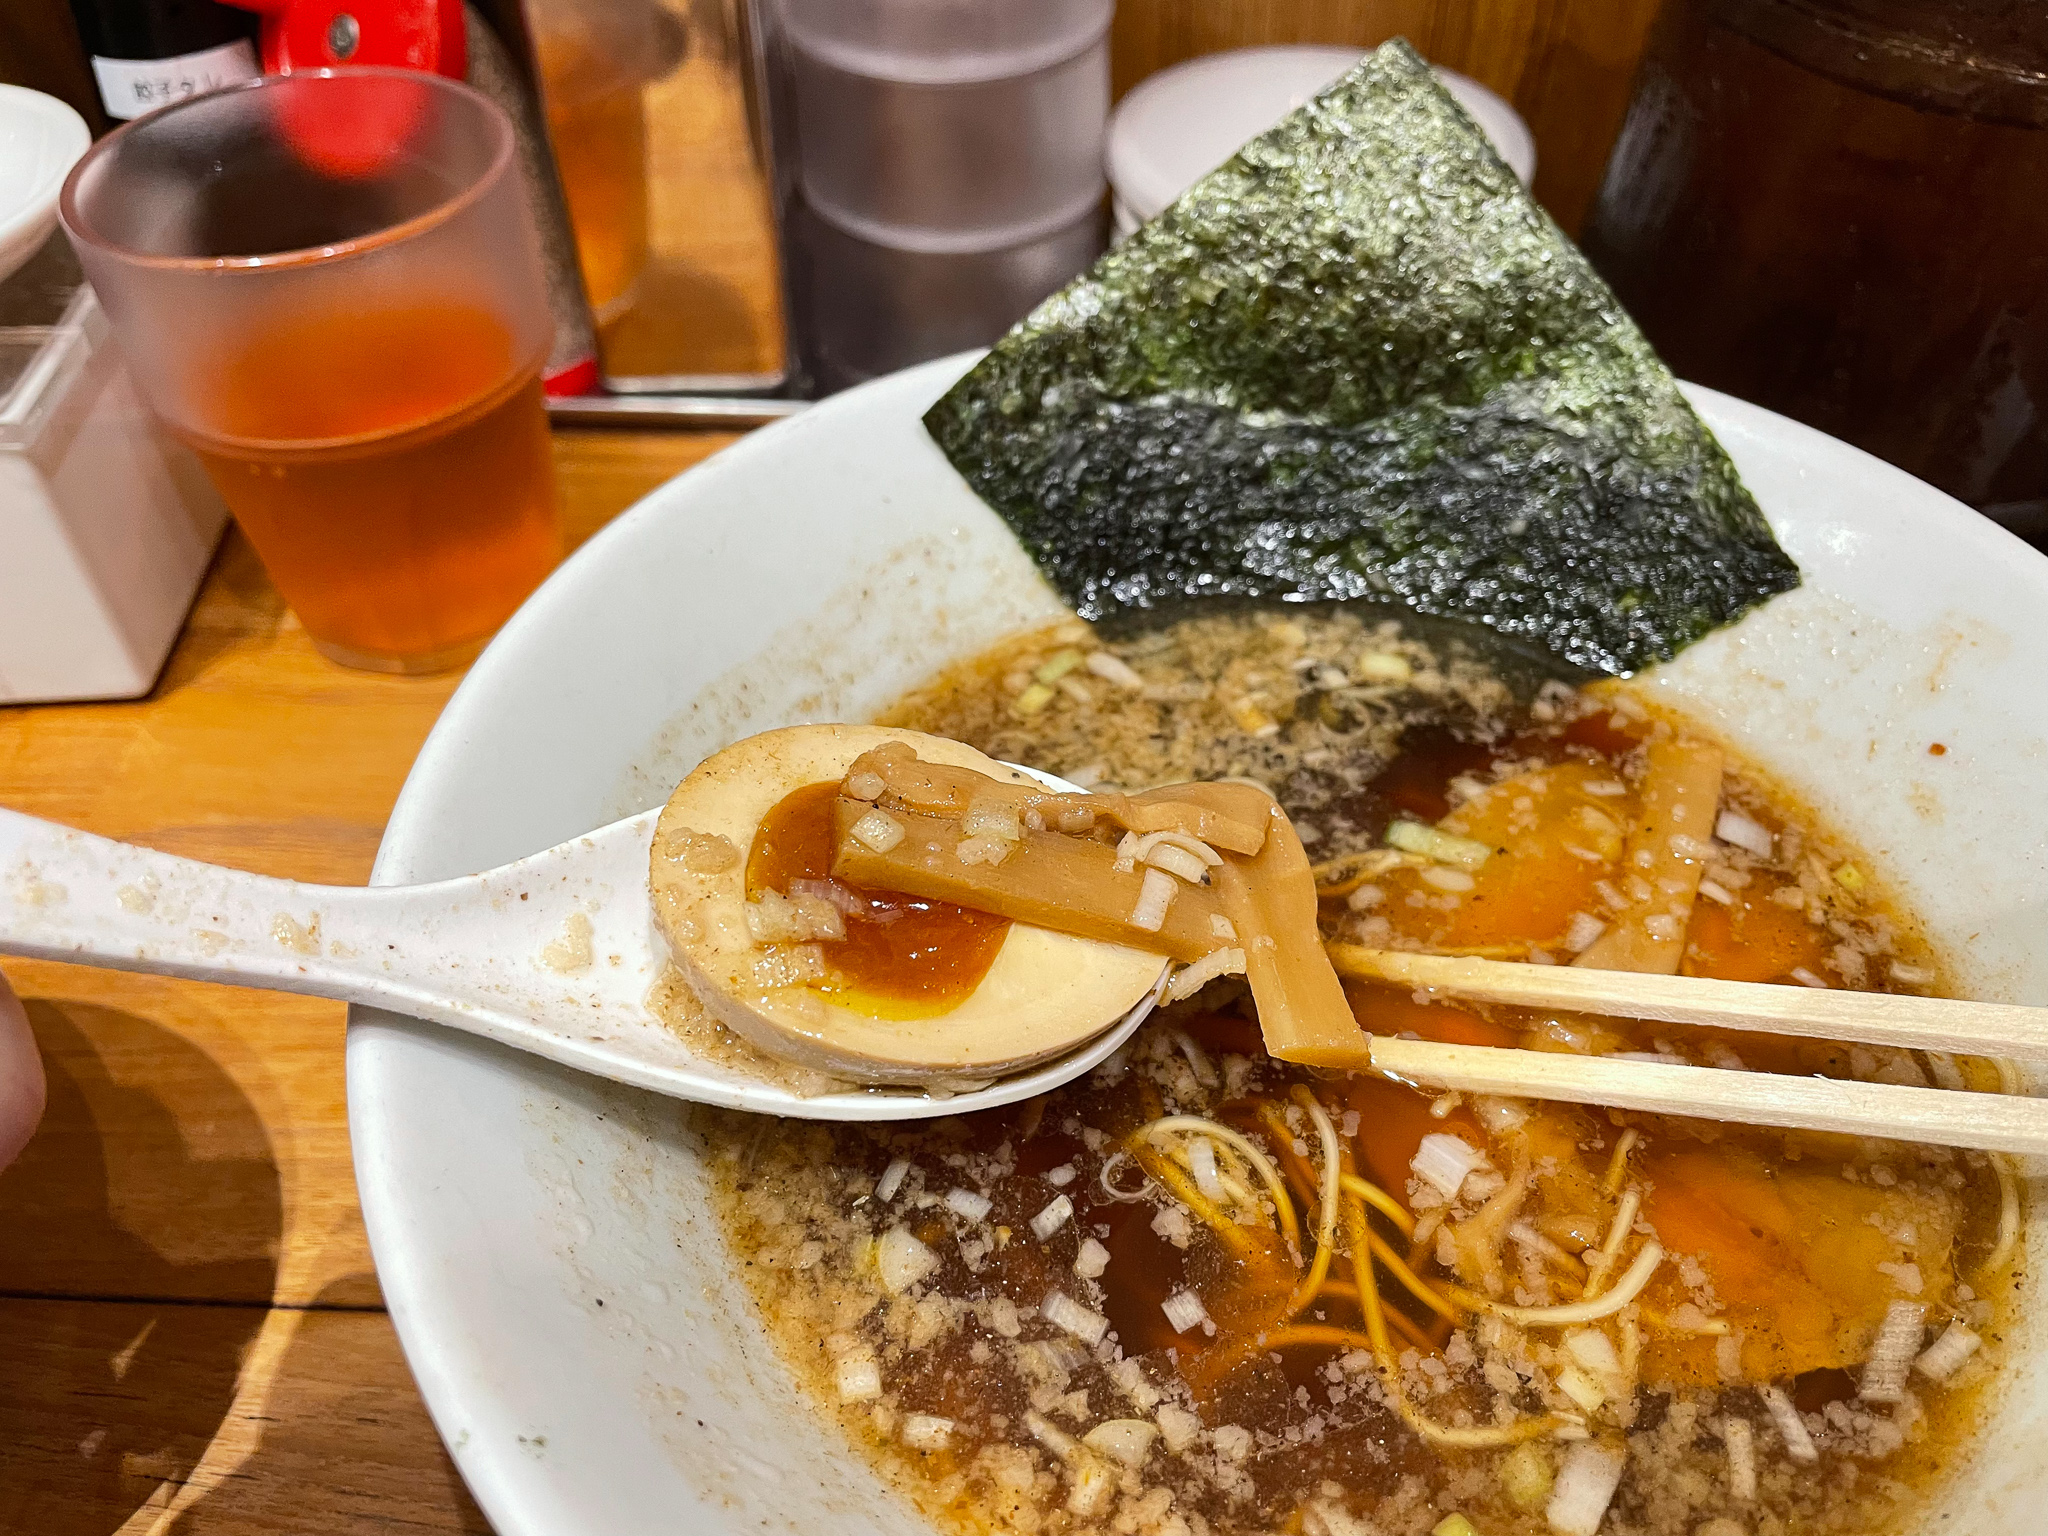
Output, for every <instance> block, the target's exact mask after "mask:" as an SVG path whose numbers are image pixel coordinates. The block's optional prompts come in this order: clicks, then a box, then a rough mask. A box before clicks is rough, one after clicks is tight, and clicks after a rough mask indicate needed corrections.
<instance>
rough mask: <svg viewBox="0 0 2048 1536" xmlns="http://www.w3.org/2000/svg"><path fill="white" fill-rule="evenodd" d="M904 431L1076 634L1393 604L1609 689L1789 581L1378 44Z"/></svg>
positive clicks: (1637, 373) (1582, 298)
mask: <svg viewBox="0 0 2048 1536" xmlns="http://www.w3.org/2000/svg"><path fill="white" fill-rule="evenodd" d="M925 424H926V426H927V427H928V428H929V430H930V431H931V433H932V436H933V437H934V438H936V439H937V441H938V443H939V445H940V447H941V448H943V449H944V450H945V452H946V454H947V456H948V457H949V458H950V459H951V460H952V461H953V463H954V465H955V466H956V467H957V468H958V469H959V471H960V472H961V474H962V475H964V476H965V477H966V478H967V480H968V482H969V483H970V484H971V485H973V487H974V489H975V490H976V491H978V492H979V493H980V494H981V495H982V496H983V498H985V499H986V500H987V501H988V502H989V503H990V504H991V505H992V506H993V507H994V508H995V509H996V510H997V511H998V512H999V513H1001V514H1002V516H1003V517H1004V519H1005V520H1006V521H1007V522H1008V523H1009V524H1010V526H1011V527H1012V528H1013V529H1014V530H1015V531H1016V533H1017V536H1018V537H1019V538H1020V539H1021V540H1022V541H1023V543H1024V545H1025V547H1026V548H1027V549H1028V550H1030V551H1031V553H1032V555H1033V556H1034V557H1035V558H1036V559H1037V561H1038V563H1039V565H1040V567H1041V568H1042V569H1043V570H1044V571H1045V573H1046V575H1047V577H1048V578H1049V579H1050V580H1051V581H1052V583H1053V584H1054V586H1055V587H1057V588H1058V589H1059V591H1060V593H1061V595H1062V596H1063V597H1065V598H1066V600H1067V601H1068V602H1069V603H1071V604H1072V605H1073V606H1074V608H1075V609H1076V610H1077V611H1078V612H1079V613H1081V615H1082V616H1083V617H1086V618H1090V619H1100V618H1106V617H1110V616H1113V615H1116V614H1118V613H1119V612H1123V611H1127V610H1130V609H1143V608H1150V607H1154V606H1158V605H1161V604H1164V603H1167V602H1169V601H1179V600H1185V599H1188V598H1200V597H1206V596H1238V597H1245V596H1251V597H1262V598H1268V599H1270V598H1282V599H1291V600H1297V601H1312V600H1325V599H1338V600H1342V599H1350V598H1359V597H1371V598H1378V599H1382V600H1385V599H1394V600H1398V601H1400V602H1403V603H1406V604H1407V605H1409V606H1411V607H1413V608H1416V609H1419V610H1421V611H1423V612H1425V613H1431V614H1439V615H1443V616H1446V617H1458V618H1466V619H1475V620H1477V621H1479V622H1481V623H1484V624H1487V625H1490V626H1492V627H1493V628H1494V629H1496V630H1499V631H1501V632H1502V633H1504V634H1506V635H1509V636H1512V637H1515V638H1517V639H1520V640H1523V641H1527V642H1532V643H1534V644H1537V645H1540V646H1542V647H1544V648H1546V649H1548V650H1550V651H1551V652H1553V653H1555V654H1557V655H1559V656H1561V657H1563V658H1564V659H1565V660H1567V661H1570V662H1572V663H1574V664H1575V665H1577V666H1581V667H1584V668H1587V669H1589V670H1592V671H1596V672H1609V673H1620V674H1625V673H1629V672H1633V671H1636V670H1637V669H1639V668H1641V667H1643V666H1645V665H1647V664H1649V663H1651V662H1654V661H1659V660H1663V659H1667V658H1669V657H1671V656H1673V655H1675V654H1676V653H1677V652H1678V651H1679V650H1680V649H1682V648H1683V647H1684V646H1686V645H1689V644H1690V643H1691V642H1693V641H1694V640H1697V639H1698V638H1699V637H1700V636H1702V635H1704V634H1706V633H1707V632H1708V631H1710V630H1712V629H1714V628H1716V627H1718V626H1719V625H1722V624H1725V623H1727V622H1728V621H1729V620H1731V619H1733V618H1735V617H1736V616H1737V615H1739V614H1741V613H1742V612H1744V611H1745V610H1746V609H1748V608H1750V607H1752V606H1753V605H1755V604H1756V603H1759V602H1761V601H1763V600H1764V599H1766V598H1768V597H1770V596H1772V595H1773V594H1775V593H1778V592H1784V591H1788V590H1790V589H1791V588H1793V587H1795V586H1797V585H1798V584H1799V571H1798V568H1797V567H1796V566H1795V565H1794V564H1793V563H1792V561H1791V560H1790V559H1789V558H1788V557H1787V556H1786V555H1785V553H1784V552H1783V551H1782V550H1780V549H1779V548H1778V545H1777V542H1776V541H1775V540H1774V539H1773V538H1772V537H1771V533H1770V529H1769V528H1768V527H1767V526H1766V524H1765V522H1764V519H1763V515H1762V513H1761V512H1759V511H1758V509H1757V505H1756V503H1755V501H1754V500H1753V499H1752V498H1751V497H1750V495H1749V493H1748V491H1747V490H1745V489H1744V488H1743V485H1742V482H1741V480H1740V479H1739V478H1738V477H1737V475H1736V472H1735V467H1734V465H1733V464H1732V463H1731V462H1730V461H1729V459H1728V456H1727V454H1726V453H1725V452H1724V451H1723V450H1722V448H1721V446H1720V445H1719V444H1718V443H1717V442H1715V441H1714V438H1713V436H1712V434H1711V433H1709V432H1708V431H1707V429H1706V427H1705V426H1704V425H1703V424H1702V423H1701V422H1700V420H1699V418H1698V417H1697V416H1695V415H1694V414H1693V412H1692V409H1691V407H1690V406H1688V405H1687V404H1686V402H1685V400H1684V398H1683V397H1682V396H1681V395H1680V394H1679V392H1678V388H1677V385H1676V383H1675V381H1674V380H1673V379H1672V377H1671V374H1670V372H1669V370H1667V369H1666V368H1665V367H1664V365H1663V364H1662V363H1661V362H1660V361H1659V360H1658V358H1657V356H1656V354H1655V353H1654V352H1652V351H1651V349H1650V346H1649V344H1648V343H1647V342H1646V341H1645V340H1644V339H1643V336H1642V334H1641V333H1640V332H1639V331H1637V329H1636V328H1635V325H1634V324H1633V323H1632V322H1631V321H1630V320H1629V318H1628V316H1627V315H1626V314H1625V313H1623V311H1622V309H1621V306H1620V305H1619V304H1618V303H1617V302H1616V300H1615V298H1614V295H1613V294H1612V293H1610V292H1609V291H1608V289H1607V286H1606V284H1605V283H1603V282H1602V281H1601V280H1600V278H1599V277H1598V276H1597V275H1596V274H1595V273H1594V271H1593V269H1592V268H1591V267H1590V266H1589V265H1588V264H1587V262H1586V260H1585V258H1584V257H1583V256H1581V255H1580V254H1579V252H1578V250H1577V248H1576V247H1574V246H1573V245H1572V244H1571V242H1570V241H1569V240H1567V239H1566V238H1565V236H1564V235H1563V233H1562V232H1561V231H1559V229H1558V228H1557V226H1556V225H1555V224H1553V223H1552V222H1551V221H1550V219H1549V218H1548V216H1546V215H1545V214H1544V213H1543V211H1542V210H1541V209H1540V208H1538V207H1537V206H1536V205H1535V203H1533V202H1532V201H1531V200H1530V199H1529V197H1528V195H1527V194H1526V193H1525V192H1524V191H1523V189H1522V187H1521V184H1520V183H1519V182H1518V181H1517V180H1516V179H1515V176H1514V174H1513V172H1511V171H1510V170H1509V169H1508V168H1507V167H1506V166H1505V165H1504V164H1502V163H1501V161H1500V159H1499V157H1498V156H1496V155H1495V154H1494V152H1493V150H1492V148H1491V146H1490V145H1489V144H1488V143H1487V141H1486V139H1485V137H1484V136H1483V135H1482V134H1481V133H1480V131H1479V129H1478V128H1477V127H1476V126H1474V124H1473V123H1472V121H1471V119H1469V118H1468V117H1466V115H1465V114H1464V112H1463V110H1462V109H1460V108H1459V106H1458V105H1457V103H1456V102H1455V101H1453V100H1452V98H1451V97H1450V96H1449V95H1447V94H1446V93H1445V92H1444V90H1443V89H1442V87H1441V86H1439V85H1438V84H1437V82H1436V80H1435V78H1434V76H1432V75H1431V73H1430V72H1429V69H1428V66H1427V65H1425V64H1424V63H1423V62H1422V60H1421V59H1420V58H1419V57H1418V56H1417V55H1416V54H1415V52H1414V50H1413V49H1411V48H1410V47H1409V46H1408V45H1407V44H1406V43H1405V42H1402V41H1399V40H1396V41H1395V42H1391V43H1388V44H1386V45H1385V46H1384V47H1382V48H1380V49H1379V50H1377V51H1376V52H1374V53H1373V54H1371V55H1369V56H1368V57H1367V58H1366V59H1365V60H1364V62H1362V63H1361V64H1360V65H1359V66H1358V68H1357V69H1355V70H1353V71H1352V72H1351V73H1350V74H1348V75H1346V76H1345V77H1344V78H1343V79H1342V80H1340V81H1338V82H1337V83H1336V84H1335V85H1333V86H1332V87H1330V89H1329V90H1327V91H1326V92H1324V93H1323V95H1321V96H1320V97H1318V98H1317V99H1316V100H1315V101H1313V102H1311V103H1310V104H1309V105H1308V106H1306V107H1304V108H1303V109H1301V110H1300V111H1298V112H1296V113H1295V114H1294V115H1293V116H1291V117H1289V118H1288V119H1287V120H1286V121H1284V122H1283V123H1281V124H1280V125H1279V126H1277V127H1276V128H1274V129H1272V130H1271V131H1269V132H1268V133H1266V134H1264V135H1262V136H1261V137H1260V138H1258V139H1255V140H1253V141H1252V142H1251V143H1250V144H1248V145H1247V146H1246V147H1245V148H1244V149H1243V150H1242V151H1241V152H1240V153H1239V154H1238V155H1237V156H1236V157H1235V158H1233V159H1232V160H1230V161H1229V162H1228V163H1227V164H1225V165H1223V166H1222V167H1220V168H1219V169H1217V170H1216V171H1214V172H1212V173H1211V174H1210V175H1208V176H1207V177H1205V178H1203V179H1202V180H1201V181H1200V182H1198V183H1197V184H1196V185H1195V186H1194V187H1193V188H1191V189H1190V190H1189V191H1188V192H1187V193H1186V194H1185V195H1184V196H1183V197H1182V198H1181V199H1180V201H1179V202H1177V203H1175V204H1174V205H1173V207H1172V208H1170V209H1168V210H1167V211H1166V212H1165V213H1164V214H1163V215H1161V216H1160V217H1159V218H1157V219H1155V220H1154V221H1153V222H1152V223H1150V224H1148V225H1146V226H1145V227H1144V228H1143V229H1141V230H1140V231H1139V232H1138V233H1137V234H1135V235H1133V236H1132V237H1131V238H1130V239H1129V240H1128V241H1126V242H1125V243H1124V244H1123V245H1122V246H1120V247H1118V248H1117V249H1115V250H1113V251H1111V252H1110V253H1109V254H1108V255H1106V256H1104V257H1103V258H1102V260H1101V261H1100V262H1098V263H1097V264H1096V265H1095V267H1094V268H1093V269H1092V270H1091V271H1089V272H1088V273H1086V274H1085V275H1083V276H1082V277H1080V278H1078V279H1076V280H1075V281H1074V282H1073V283H1072V284H1070V285H1069V286H1068V287H1067V288H1065V289H1064V290H1062V291H1061V292H1060V293H1057V294H1055V295H1054V296H1053V297H1052V298H1050V299H1048V300H1046V302H1045V303H1044V304H1042V305H1041V306H1040V307H1039V308H1038V309H1037V310H1036V311H1035V312H1034V313H1033V314H1031V315H1030V316H1029V317H1028V318H1026V319H1025V320H1024V321H1023V322H1022V323H1020V324H1019V325H1018V326H1017V327H1016V328H1015V329H1014V330H1012V331H1011V332H1010V334H1009V335H1008V336H1006V337H1005V338H1004V339H1003V340H1002V341H1000V342H999V343H997V345H996V347H995V349H994V350H993V351H992V352H991V353H990V354H989V355H988V357H987V358H986V359H984V360H983V361H982V362H981V363H980V364H979V365H978V366H977V367H976V368H974V369H973V371H971V372H970V373H969V374H968V375H967V376H966V377H965V378H964V379H962V380H961V381H960V382H959V383H958V384H957V385H956V386H955V387H954V388H953V389H952V390H951V391H950V392H949V393H948V394H947V395H946V396H945V398H944V399H942V400H940V401H939V402H938V404H936V405H935V406H933V407H932V409H931V411H930V412H929V413H928V414H927V415H926V417H925Z"/></svg>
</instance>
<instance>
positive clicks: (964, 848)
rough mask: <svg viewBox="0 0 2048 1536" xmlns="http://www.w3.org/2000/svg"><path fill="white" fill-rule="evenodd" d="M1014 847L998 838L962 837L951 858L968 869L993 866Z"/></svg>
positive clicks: (1013, 843)
mask: <svg viewBox="0 0 2048 1536" xmlns="http://www.w3.org/2000/svg"><path fill="white" fill-rule="evenodd" d="M1016 846H1017V845H1016V843H1015V842H1013V841H1010V840H1008V839H1005V838H1000V837H988V836H982V837H963V838H961V839H960V841H959V842H957V843H955V844H954V845H953V856H954V857H955V858H957V859H958V860H959V861H960V862H961V863H962V864H966V865H968V866H970V867H971V866H973V865H976V864H989V865H995V864H1000V863H1002V862H1003V860H1005V859H1007V858H1008V857H1009V856H1010V854H1011V852H1012V851H1013V850H1015V848H1016ZM877 851H878V852H879V851H880V850H877Z"/></svg>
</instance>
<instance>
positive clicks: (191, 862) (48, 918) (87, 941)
mask: <svg viewBox="0 0 2048 1536" xmlns="http://www.w3.org/2000/svg"><path fill="white" fill-rule="evenodd" d="M380 897H382V898H383V901H384V902H385V903H387V904H388V901H389V897H388V896H387V895H385V894H384V893H381V892H370V891H363V890H351V889H347V888H343V887H335V886H319V885H302V884H300V883H299V882H298V881H295V880H278V879H273V878H272V877H270V876H268V875H252V874H249V873H247V872H245V871H242V870H235V869H223V868H220V867H219V866H218V865H213V864H202V863H200V862H199V861H197V860H196V859H181V858H179V857H177V856H176V855H174V854H168V853H158V852H156V851H155V850H154V849H149V848H139V847H136V846H135V845H134V844H132V843H120V842H115V841H113V840H112V839H110V838H104V837H96V836H94V835H93V834H92V833H90V832H80V831H78V830H76V829H75V828H72V827H64V826H59V825H57V824H56V823H55V822H49V821H41V820H38V819H37V818H35V817H33V816H24V815H22V814H20V813H19V812H16V811H8V810H0V953H5V954H14V955H27V956H33V957H35V958H38V959H44V960H69V961H74V962H77V963H79V964H83V965H98V966H105V967H108V968H110V969H114V970H124V971H152V972H156V973H158V974H160V975H167V976H186V977H191V978H193V979H195V980H198V981H222V982H229V983H232V984H235V985H239V986H260V987H269V988H274V989H277V990H280V991H287V992H309V993H313V994H315V995H318V996H323V997H342V998H346V999H348V1000H350V1001H375V1000H377V999H376V998H375V996H374V994H375V993H376V991H377V988H376V986H375V985H374V982H373V980H372V978H371V977H370V976H368V975H366V974H364V973H363V972H364V968H363V967H362V966H361V964H360V961H361V959H362V955H361V944H362V938H363V936H362V933H361V931H360V930H361V928H362V925H363V923H364V921H365V920H368V921H370V922H373V923H374V922H375V921H376V919H377V917H378V908H379V898H380ZM343 930H346V932H344V931H343Z"/></svg>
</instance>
